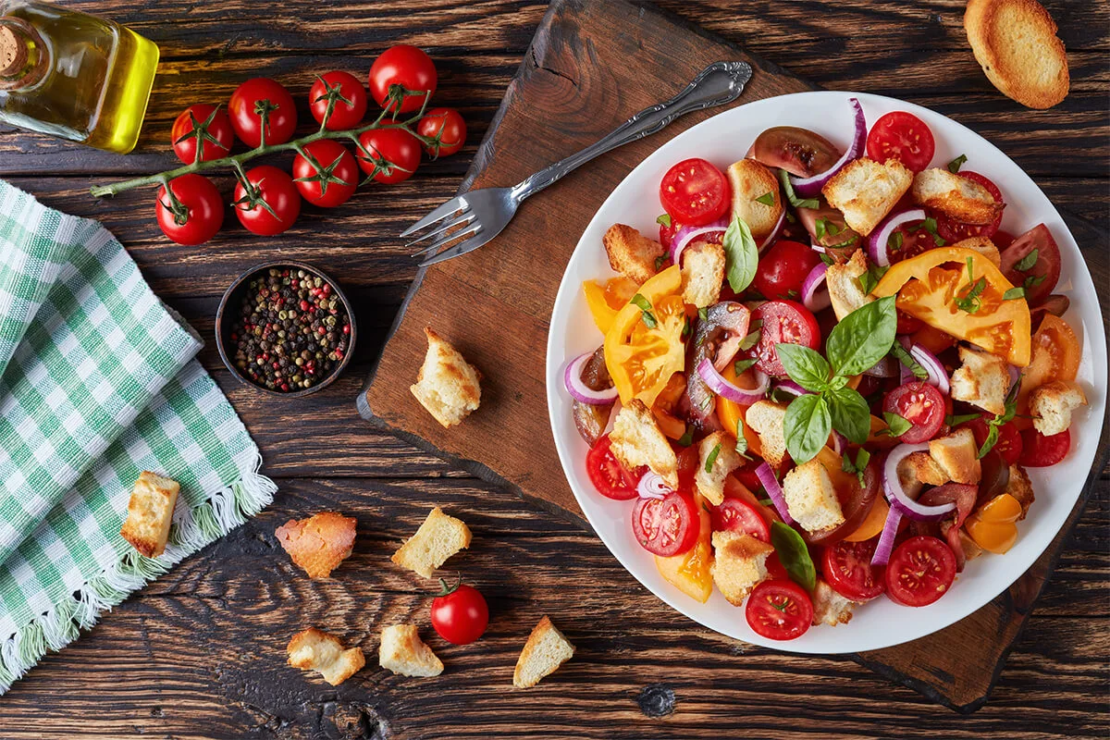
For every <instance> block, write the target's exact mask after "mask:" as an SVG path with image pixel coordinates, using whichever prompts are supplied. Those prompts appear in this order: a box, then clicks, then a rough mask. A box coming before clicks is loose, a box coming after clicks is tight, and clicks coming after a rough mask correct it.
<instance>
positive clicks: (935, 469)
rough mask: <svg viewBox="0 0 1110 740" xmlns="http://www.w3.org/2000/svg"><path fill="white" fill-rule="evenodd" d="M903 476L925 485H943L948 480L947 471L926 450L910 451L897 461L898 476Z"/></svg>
mask: <svg viewBox="0 0 1110 740" xmlns="http://www.w3.org/2000/svg"><path fill="white" fill-rule="evenodd" d="M903 473H904V474H905V476H906V477H907V478H908V479H910V480H913V481H916V482H918V483H924V484H925V485H927V486H943V485H944V484H945V483H947V482H948V481H949V480H951V479H950V478H949V477H948V473H947V472H946V471H945V470H944V468H942V467H941V466H940V464H939V463H937V461H936V460H934V459H933V458H932V457H931V456H930V455H929V453H928V452H911V453H910V454H908V455H906V457H905V458H903V459H902V462H900V463H898V477H899V479H901V478H902V476H903Z"/></svg>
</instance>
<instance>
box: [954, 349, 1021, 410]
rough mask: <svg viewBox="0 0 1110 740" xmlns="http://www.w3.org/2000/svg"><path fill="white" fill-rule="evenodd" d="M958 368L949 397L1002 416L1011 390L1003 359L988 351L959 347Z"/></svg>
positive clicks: (1007, 371)
mask: <svg viewBox="0 0 1110 740" xmlns="http://www.w3.org/2000/svg"><path fill="white" fill-rule="evenodd" d="M960 362H961V363H962V364H961V365H960V367H959V368H957V369H956V371H955V372H954V373H952V383H951V396H952V400H954V401H965V402H967V403H970V404H971V405H973V406H978V407H979V408H981V409H983V410H985V411H989V412H991V413H992V414H995V415H998V416H1001V415H1002V414H1003V413H1004V412H1005V411H1006V394H1007V393H1009V392H1010V370H1009V368H1008V367H1007V366H1006V361H1005V360H1004V359H1002V358H1001V357H998V356H996V355H992V354H991V353H989V352H983V351H982V350H978V349H972V348H970V347H960Z"/></svg>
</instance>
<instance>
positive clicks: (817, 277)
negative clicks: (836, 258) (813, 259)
mask: <svg viewBox="0 0 1110 740" xmlns="http://www.w3.org/2000/svg"><path fill="white" fill-rule="evenodd" d="M828 269H829V266H828V265H826V264H825V263H824V262H818V263H817V264H816V265H815V266H814V267H813V269H812V270H810V271H809V274H808V275H806V279H805V280H804V281H802V305H804V306H805V307H806V308H808V309H809V310H810V311H813V312H814V313H816V312H818V311H821V310H823V309H826V308H828V307H829V306H831V305H832V298H831V297H830V296H829V288H828V286H827V285H825V271H826V270H828Z"/></svg>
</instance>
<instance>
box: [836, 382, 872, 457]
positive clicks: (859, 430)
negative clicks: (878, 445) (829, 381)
mask: <svg viewBox="0 0 1110 740" xmlns="http://www.w3.org/2000/svg"><path fill="white" fill-rule="evenodd" d="M826 401H827V403H828V404H829V415H830V416H831V418H832V426H833V429H835V430H836V431H838V432H840V433H841V434H843V435H844V436H845V437H847V438H848V441H849V442H851V443H852V444H857V445H861V444H863V443H864V442H866V441H867V438H868V437H869V436H870V435H871V409H869V408H868V407H867V401H865V400H863V396H861V395H860V394H859V391H856V390H853V389H852V388H840V389H839V390H835V391H830V392H829V393H828V394H826Z"/></svg>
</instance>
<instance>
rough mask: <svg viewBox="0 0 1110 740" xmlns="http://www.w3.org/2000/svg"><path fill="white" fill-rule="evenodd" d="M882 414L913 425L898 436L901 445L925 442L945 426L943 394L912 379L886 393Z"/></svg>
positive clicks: (933, 387) (921, 381)
mask: <svg viewBox="0 0 1110 740" xmlns="http://www.w3.org/2000/svg"><path fill="white" fill-rule="evenodd" d="M883 411H889V412H891V413H895V414H898V415H899V416H901V417H902V418H903V419H905V420H906V421H908V422H910V424H912V425H913V426H911V427H910V428H909V429H907V430H906V431H905V433H903V434H902V436H901V437H900V439H901V440H902V441H903V442H905V443H906V444H911V445H912V444H918V443H920V442H928V441H929V440H930V439H932V438H933V437H935V436H936V435H937V432H939V431H940V428H941V427H942V426H944V414H945V401H944V394H943V393H941V392H940V391H939V390H937V388H936V386H933V385H930V384H929V383H926V382H925V381H923V380H913V381H910V382H909V383H905V384H903V385H900V386H898V387H897V388H895V389H894V390H892V391H891V392H890V393H888V394H886V398H885V399H884V400H883Z"/></svg>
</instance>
